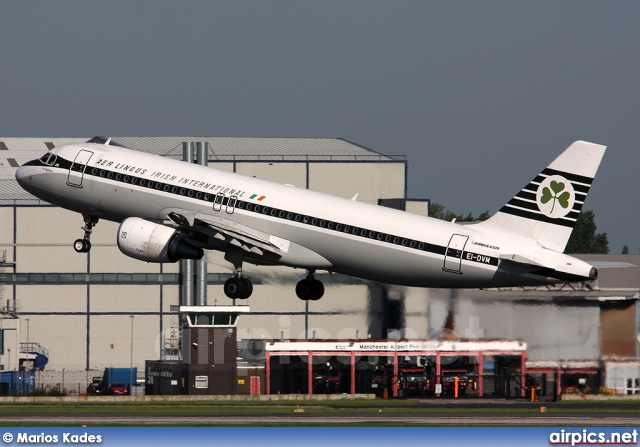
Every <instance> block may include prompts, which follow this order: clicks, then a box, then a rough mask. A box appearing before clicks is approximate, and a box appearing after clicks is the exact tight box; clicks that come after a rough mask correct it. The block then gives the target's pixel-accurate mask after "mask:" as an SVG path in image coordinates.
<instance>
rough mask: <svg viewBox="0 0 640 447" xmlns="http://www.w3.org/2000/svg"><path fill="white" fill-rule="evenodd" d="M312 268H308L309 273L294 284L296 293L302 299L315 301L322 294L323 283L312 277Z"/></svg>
mask: <svg viewBox="0 0 640 447" xmlns="http://www.w3.org/2000/svg"><path fill="white" fill-rule="evenodd" d="M313 273H314V271H313V270H309V274H308V275H307V277H306V278H305V279H303V280H302V281H300V282H299V283H298V284H297V285H296V295H298V298H300V299H301V300H304V301H308V300H312V301H316V300H319V299H320V298H322V295H324V285H323V284H322V282H321V281H318V280H317V279H315V278H314V277H313Z"/></svg>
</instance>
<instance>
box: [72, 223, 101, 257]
mask: <svg viewBox="0 0 640 447" xmlns="http://www.w3.org/2000/svg"><path fill="white" fill-rule="evenodd" d="M82 217H83V218H84V227H82V229H83V230H84V239H76V241H75V242H74V243H73V249H74V250H75V251H76V252H77V253H88V252H89V250H91V241H90V239H91V232H92V231H93V227H94V226H95V225H96V224H97V223H98V220H99V219H98V218H97V217H93V216H90V215H88V214H83V215H82Z"/></svg>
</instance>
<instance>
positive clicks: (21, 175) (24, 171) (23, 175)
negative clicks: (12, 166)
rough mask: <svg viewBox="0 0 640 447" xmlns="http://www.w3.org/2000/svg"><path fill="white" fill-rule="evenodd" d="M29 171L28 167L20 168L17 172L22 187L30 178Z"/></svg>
mask: <svg viewBox="0 0 640 447" xmlns="http://www.w3.org/2000/svg"><path fill="white" fill-rule="evenodd" d="M27 171H28V169H27V167H26V166H20V167H19V168H18V170H17V171H16V180H17V181H18V183H19V184H20V186H23V185H24V183H25V182H26V181H27V180H26V179H27V178H28V177H29V174H28V172H27Z"/></svg>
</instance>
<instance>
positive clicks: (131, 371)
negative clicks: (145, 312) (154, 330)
mask: <svg viewBox="0 0 640 447" xmlns="http://www.w3.org/2000/svg"><path fill="white" fill-rule="evenodd" d="M133 317H134V316H133V315H129V318H131V356H130V358H129V395H131V390H132V389H133V388H132V385H133Z"/></svg>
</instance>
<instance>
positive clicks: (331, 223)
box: [327, 222, 333, 230]
mask: <svg viewBox="0 0 640 447" xmlns="http://www.w3.org/2000/svg"><path fill="white" fill-rule="evenodd" d="M327 228H328V229H330V230H333V222H329V223H328V224H327Z"/></svg>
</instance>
